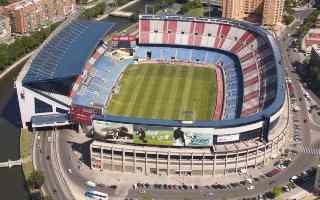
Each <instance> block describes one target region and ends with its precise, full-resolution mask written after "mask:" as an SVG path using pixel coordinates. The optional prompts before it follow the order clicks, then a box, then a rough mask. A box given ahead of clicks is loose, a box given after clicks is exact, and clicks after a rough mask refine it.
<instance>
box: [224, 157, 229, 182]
mask: <svg viewBox="0 0 320 200" xmlns="http://www.w3.org/2000/svg"><path fill="white" fill-rule="evenodd" d="M227 163H228V152H227V153H226V155H225V159H224V175H225V176H226V175H227Z"/></svg>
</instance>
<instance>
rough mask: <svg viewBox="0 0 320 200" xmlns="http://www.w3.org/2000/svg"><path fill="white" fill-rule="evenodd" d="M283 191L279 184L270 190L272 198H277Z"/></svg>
mask: <svg viewBox="0 0 320 200" xmlns="http://www.w3.org/2000/svg"><path fill="white" fill-rule="evenodd" d="M282 193H283V189H282V187H280V186H277V187H274V188H273V190H272V195H273V198H278V197H279V196H280V195H281V194H282Z"/></svg>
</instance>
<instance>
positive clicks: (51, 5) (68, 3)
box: [3, 0, 75, 33]
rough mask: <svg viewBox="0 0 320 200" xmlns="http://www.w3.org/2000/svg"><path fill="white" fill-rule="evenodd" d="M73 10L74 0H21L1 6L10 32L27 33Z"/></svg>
mask: <svg viewBox="0 0 320 200" xmlns="http://www.w3.org/2000/svg"><path fill="white" fill-rule="evenodd" d="M74 10H75V0H22V1H18V2H15V3H12V4H9V5H8V6H5V7H4V8H3V14H4V15H6V16H8V17H9V18H10V25H11V29H12V32H15V33H28V32H32V31H35V30H38V29H39V28H41V27H44V26H47V25H49V24H51V23H53V22H57V21H60V20H62V19H64V18H65V17H66V16H67V15H69V14H70V13H72V12H73V11H74Z"/></svg>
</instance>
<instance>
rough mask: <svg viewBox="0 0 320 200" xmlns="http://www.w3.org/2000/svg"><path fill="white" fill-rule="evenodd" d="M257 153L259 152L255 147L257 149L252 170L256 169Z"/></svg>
mask: <svg viewBox="0 0 320 200" xmlns="http://www.w3.org/2000/svg"><path fill="white" fill-rule="evenodd" d="M258 151H259V148H258V147H257V148H256V154H255V158H254V168H256V167H257V158H258Z"/></svg>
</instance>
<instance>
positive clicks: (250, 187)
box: [247, 185, 256, 190]
mask: <svg viewBox="0 0 320 200" xmlns="http://www.w3.org/2000/svg"><path fill="white" fill-rule="evenodd" d="M255 188H256V187H255V186H254V185H249V186H248V187H247V190H254V189H255Z"/></svg>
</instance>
